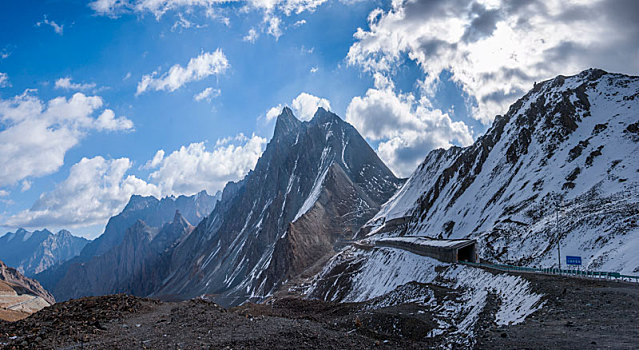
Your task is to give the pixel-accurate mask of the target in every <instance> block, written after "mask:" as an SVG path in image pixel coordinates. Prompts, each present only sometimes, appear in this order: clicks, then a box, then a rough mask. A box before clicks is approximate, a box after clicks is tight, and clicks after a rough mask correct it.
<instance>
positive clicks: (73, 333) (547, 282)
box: [0, 274, 639, 349]
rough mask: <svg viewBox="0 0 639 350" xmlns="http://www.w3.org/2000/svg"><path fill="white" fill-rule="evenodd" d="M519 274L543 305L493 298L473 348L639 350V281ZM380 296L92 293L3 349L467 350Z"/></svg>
mask: <svg viewBox="0 0 639 350" xmlns="http://www.w3.org/2000/svg"><path fill="white" fill-rule="evenodd" d="M520 275H521V276H522V277H524V278H526V279H528V280H529V281H530V282H531V285H532V288H533V289H534V291H536V292H540V293H543V294H544V295H545V297H544V300H545V306H544V307H543V308H542V309H541V310H539V311H537V312H535V313H534V314H533V315H531V316H530V317H529V318H528V319H527V320H526V321H525V322H524V323H522V324H519V325H516V326H510V327H498V326H496V325H495V324H494V322H493V320H494V314H495V312H496V310H497V309H498V307H499V300H498V298H497V297H496V296H491V297H490V298H489V302H488V304H487V305H486V307H485V308H484V311H483V312H482V313H481V314H480V319H479V321H478V322H477V326H476V329H475V334H477V335H478V337H477V342H476V343H475V344H474V348H477V349H605V348H610V349H636V348H639V286H637V285H634V284H627V283H618V282H610V281H592V280H581V279H574V278H564V277H557V276H543V275H532V274H520ZM426 287H427V286H425V285H424V286H420V288H426ZM436 292H437V293H446V290H438V291H436ZM449 292H450V293H452V291H449ZM376 302H379V300H373V301H371V302H370V303H357V304H348V303H344V304H338V303H327V302H320V301H310V300H302V299H298V298H284V299H277V300H274V301H272V302H271V303H269V304H247V305H243V306H240V307H236V308H232V309H228V310H227V309H224V308H222V307H220V306H218V305H217V304H215V303H212V302H210V301H206V300H190V301H185V302H161V301H157V300H151V299H142V298H136V297H131V296H126V295H112V296H104V297H91V298H83V299H78V300H72V301H69V302H65V303H60V304H55V305H54V306H52V307H48V308H45V309H43V310H41V311H40V312H38V313H36V314H34V315H32V316H30V317H28V318H27V319H24V320H21V321H17V322H12V323H11V322H0V348H4V349H43V348H44V349H51V348H55V349H122V348H126V349H349V348H352V349H360V348H364V349H366V348H382V349H384V348H387V349H425V348H432V347H443V348H460V346H459V345H455V344H448V343H446V341H445V337H441V336H440V337H437V338H436V339H432V338H428V337H427V335H428V332H429V331H430V330H431V329H433V327H435V326H436V323H435V322H434V321H433V318H432V315H431V314H429V313H428V312H427V309H424V307H423V306H420V305H419V304H415V303H407V304H400V305H396V306H390V307H383V308H377V309H376V308H374V307H372V306H373V305H376V304H375V303H376Z"/></svg>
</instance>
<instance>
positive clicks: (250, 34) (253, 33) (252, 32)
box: [242, 28, 260, 43]
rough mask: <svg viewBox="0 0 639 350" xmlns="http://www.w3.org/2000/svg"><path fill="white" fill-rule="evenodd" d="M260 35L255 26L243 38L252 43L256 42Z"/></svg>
mask: <svg viewBox="0 0 639 350" xmlns="http://www.w3.org/2000/svg"><path fill="white" fill-rule="evenodd" d="M259 37H260V35H259V34H258V33H257V31H256V30H255V28H251V29H249V31H248V33H246V35H245V36H244V37H243V38H242V40H244V41H248V42H250V43H254V42H255V41H256V40H257V38H259Z"/></svg>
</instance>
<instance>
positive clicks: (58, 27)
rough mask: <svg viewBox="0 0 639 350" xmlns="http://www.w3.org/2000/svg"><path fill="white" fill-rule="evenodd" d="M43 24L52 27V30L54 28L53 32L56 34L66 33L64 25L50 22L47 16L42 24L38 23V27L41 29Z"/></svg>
mask: <svg viewBox="0 0 639 350" xmlns="http://www.w3.org/2000/svg"><path fill="white" fill-rule="evenodd" d="M43 24H47V25H49V26H51V28H53V31H55V32H56V34H60V35H62V34H63V31H64V25H59V24H57V23H55V22H54V21H50V20H48V19H47V16H44V19H43V20H42V21H41V22H37V23H36V26H37V27H39V26H41V25H43Z"/></svg>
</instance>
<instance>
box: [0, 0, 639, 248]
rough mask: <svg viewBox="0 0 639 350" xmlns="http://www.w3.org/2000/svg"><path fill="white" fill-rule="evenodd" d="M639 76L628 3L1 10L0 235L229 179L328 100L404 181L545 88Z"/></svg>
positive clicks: (118, 1)
mask: <svg viewBox="0 0 639 350" xmlns="http://www.w3.org/2000/svg"><path fill="white" fill-rule="evenodd" d="M591 67H596V68H601V69H604V70H607V71H611V72H618V73H625V74H631V75H637V74H639V2H637V1H634V0H590V1H574V0H573V1H565V0H564V1H559V0H547V1H537V0H521V1H500V0H428V1H426V0H422V1H418V0H393V1H383V0H371V1H367V0H261V1H260V0H242V1H239V0H237V1H232V0H97V1H80V0H40V1H29V0H25V1H3V2H1V3H0V228H4V229H5V231H7V230H15V229H16V228H18V227H25V228H27V229H41V228H45V227H46V228H49V229H50V230H53V231H55V230H58V229H62V228H66V229H69V230H70V231H71V232H73V233H74V234H77V235H82V236H85V237H88V238H94V237H96V236H97V235H99V234H100V233H101V232H102V231H103V229H104V226H105V224H106V222H107V220H108V218H109V217H111V216H113V215H115V214H117V213H118V212H119V211H121V210H122V209H123V207H124V206H125V205H126V202H127V201H128V199H129V198H130V196H131V195H133V194H140V195H153V196H156V197H163V196H169V195H174V196H178V195H182V194H184V195H191V194H194V193H197V192H199V191H201V190H203V189H205V190H207V191H208V192H209V193H211V194H212V193H215V192H216V191H218V190H221V189H222V188H223V187H224V185H225V184H226V183H227V182H228V181H233V180H239V179H241V178H242V177H243V176H244V175H246V173H248V171H249V170H250V169H252V168H253V167H254V165H255V163H256V162H257V160H258V158H259V156H260V155H261V153H262V151H263V150H264V148H265V146H266V143H267V142H268V140H269V139H270V137H271V136H272V133H273V128H274V122H275V118H276V117H277V115H278V114H279V112H280V111H281V109H282V108H283V107H284V106H290V107H291V108H292V109H293V111H294V113H295V114H296V116H297V117H298V118H299V119H301V120H309V119H311V118H312V116H313V113H314V112H315V110H316V109H317V107H320V106H321V107H325V108H327V109H330V110H332V111H333V112H335V113H336V114H338V115H339V116H340V117H341V118H343V119H344V120H346V121H347V122H349V123H351V124H352V125H354V126H355V127H356V128H357V130H358V131H359V132H360V133H361V134H362V135H363V136H364V137H365V138H366V140H367V141H368V142H369V143H370V145H371V147H372V148H373V149H375V151H376V152H377V154H378V155H379V156H380V158H381V159H382V160H383V161H384V162H385V163H386V164H387V165H388V166H389V168H390V169H391V170H392V171H393V172H394V173H395V174H396V175H397V176H400V177H407V176H410V174H411V173H412V171H413V170H414V169H415V168H416V166H417V165H418V164H419V163H420V162H421V161H422V160H423V159H424V158H425V156H426V154H427V153H428V152H429V151H431V150H433V149H435V148H440V147H444V148H445V147H450V146H452V145H457V146H467V145H470V144H472V142H473V141H474V140H476V139H477V137H479V136H481V135H482V134H483V133H484V132H485V131H486V130H487V128H489V127H490V125H491V123H492V121H493V120H494V118H495V116H496V115H499V114H504V113H505V112H506V111H507V110H508V106H509V105H510V104H511V103H513V102H514V101H516V99H517V98H519V97H521V96H523V94H525V92H526V91H528V90H529V89H531V88H532V86H533V84H534V83H535V82H538V81H542V80H546V79H550V78H553V77H554V76H556V75H559V74H563V75H571V74H576V73H578V72H580V71H582V70H584V69H588V68H591Z"/></svg>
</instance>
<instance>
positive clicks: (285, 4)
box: [89, 0, 327, 41]
mask: <svg viewBox="0 0 639 350" xmlns="http://www.w3.org/2000/svg"><path fill="white" fill-rule="evenodd" d="M325 2H327V0H95V1H93V2H91V3H89V7H91V8H92V9H93V11H95V12H96V13H97V14H99V15H103V16H110V17H117V16H119V15H121V14H123V13H136V14H145V13H150V14H152V15H153V16H155V18H156V19H157V20H159V19H160V18H161V17H162V16H164V15H165V14H166V13H167V12H169V11H181V12H179V13H178V21H177V22H175V24H174V29H175V28H177V27H180V26H182V27H185V28H188V27H190V25H191V22H190V21H188V20H187V19H186V18H184V16H183V13H186V14H191V13H204V14H206V16H207V17H209V18H211V19H215V20H220V21H222V22H223V23H225V24H226V25H227V26H228V25H229V19H228V17H224V16H221V15H220V14H219V12H221V11H223V10H228V6H226V5H228V4H229V3H240V4H243V5H244V6H241V7H238V12H240V13H242V12H248V11H259V12H261V13H262V14H263V21H262V22H263V25H264V26H263V27H262V28H260V30H261V31H262V32H266V33H267V34H269V35H272V36H273V37H275V38H276V39H278V38H279V37H280V36H281V35H282V34H283V29H282V16H286V17H288V16H291V15H293V14H301V13H303V12H314V11H315V10H316V9H317V8H318V7H320V6H321V5H322V4H324V3H325ZM225 6H226V7H225ZM304 23H306V21H305V20H303V19H302V20H298V21H297V22H295V23H294V24H293V27H298V26H300V25H302V24H304ZM256 33H257V32H256ZM247 37H248V38H253V37H254V36H251V34H250V32H249V34H248V35H247ZM246 41H251V40H246Z"/></svg>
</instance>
